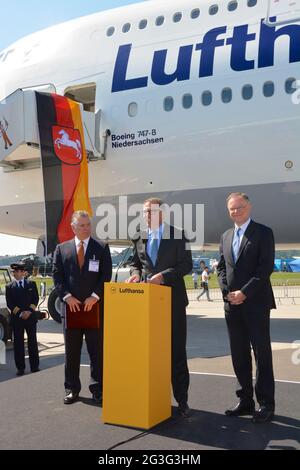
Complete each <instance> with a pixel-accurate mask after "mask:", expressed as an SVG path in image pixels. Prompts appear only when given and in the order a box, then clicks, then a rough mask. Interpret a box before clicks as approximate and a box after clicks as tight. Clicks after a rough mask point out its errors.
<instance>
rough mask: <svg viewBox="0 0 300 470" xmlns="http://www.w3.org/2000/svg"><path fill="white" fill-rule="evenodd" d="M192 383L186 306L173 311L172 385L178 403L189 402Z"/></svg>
mask: <svg viewBox="0 0 300 470" xmlns="http://www.w3.org/2000/svg"><path fill="white" fill-rule="evenodd" d="M189 383H190V376H189V369H188V364H187V357H186V312H185V307H181V308H176V310H175V311H172V387H173V395H174V398H175V400H176V401H177V402H178V403H187V401H188V388H189Z"/></svg>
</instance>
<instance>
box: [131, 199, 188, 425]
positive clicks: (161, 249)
mask: <svg viewBox="0 0 300 470" xmlns="http://www.w3.org/2000/svg"><path fill="white" fill-rule="evenodd" d="M162 205H163V201H162V200H161V199H159V198H150V199H147V200H146V201H145V202H144V206H143V214H144V218H145V221H146V224H147V227H148V230H147V231H146V232H145V233H144V232H138V233H137V234H136V236H135V237H134V240H133V244H134V250H133V260H132V263H131V270H130V274H131V277H130V278H129V279H128V280H127V282H140V281H141V280H142V274H145V277H146V280H147V282H150V283H153V284H163V285H165V286H169V287H171V288H172V386H173V393H174V397H175V399H176V401H177V402H178V412H179V414H180V415H181V416H183V417H188V416H189V414H190V410H189V407H188V388H189V370H188V365H187V357H186V310H185V309H186V306H187V305H188V297H187V293H186V288H185V283H184V276H185V275H187V274H189V273H190V272H191V271H192V268H193V263H192V256H191V251H190V250H189V249H188V248H187V246H186V244H187V241H186V239H185V236H184V233H183V231H182V230H181V229H178V228H175V227H173V226H171V225H168V224H167V223H165V222H164V221H163V210H162Z"/></svg>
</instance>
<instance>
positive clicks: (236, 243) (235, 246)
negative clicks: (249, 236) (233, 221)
mask: <svg viewBox="0 0 300 470" xmlns="http://www.w3.org/2000/svg"><path fill="white" fill-rule="evenodd" d="M241 233H242V229H241V228H238V229H237V230H236V231H235V233H234V237H233V242H232V254H233V259H234V262H235V263H236V261H237V259H238V256H239V249H240V241H241V239H240V236H241Z"/></svg>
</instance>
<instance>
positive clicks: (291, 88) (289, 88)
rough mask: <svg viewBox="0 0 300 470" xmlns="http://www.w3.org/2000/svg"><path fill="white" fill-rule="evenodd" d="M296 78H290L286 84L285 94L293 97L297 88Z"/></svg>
mask: <svg viewBox="0 0 300 470" xmlns="http://www.w3.org/2000/svg"><path fill="white" fill-rule="evenodd" d="M295 82H296V79H295V78H288V79H287V80H286V82H285V92H286V93H288V94H289V95H291V94H292V93H294V91H295V90H296V88H297V85H296V83H295Z"/></svg>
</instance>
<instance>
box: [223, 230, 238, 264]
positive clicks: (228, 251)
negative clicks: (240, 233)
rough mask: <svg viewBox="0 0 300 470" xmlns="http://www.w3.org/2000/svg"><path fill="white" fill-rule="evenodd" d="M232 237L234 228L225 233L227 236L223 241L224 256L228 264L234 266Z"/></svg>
mask: <svg viewBox="0 0 300 470" xmlns="http://www.w3.org/2000/svg"><path fill="white" fill-rule="evenodd" d="M233 235H234V228H231V229H229V231H228V232H227V236H226V239H225V246H224V255H225V258H227V259H228V260H229V262H230V264H232V265H234V264H235V263H234V259H233V255H232V242H233Z"/></svg>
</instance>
